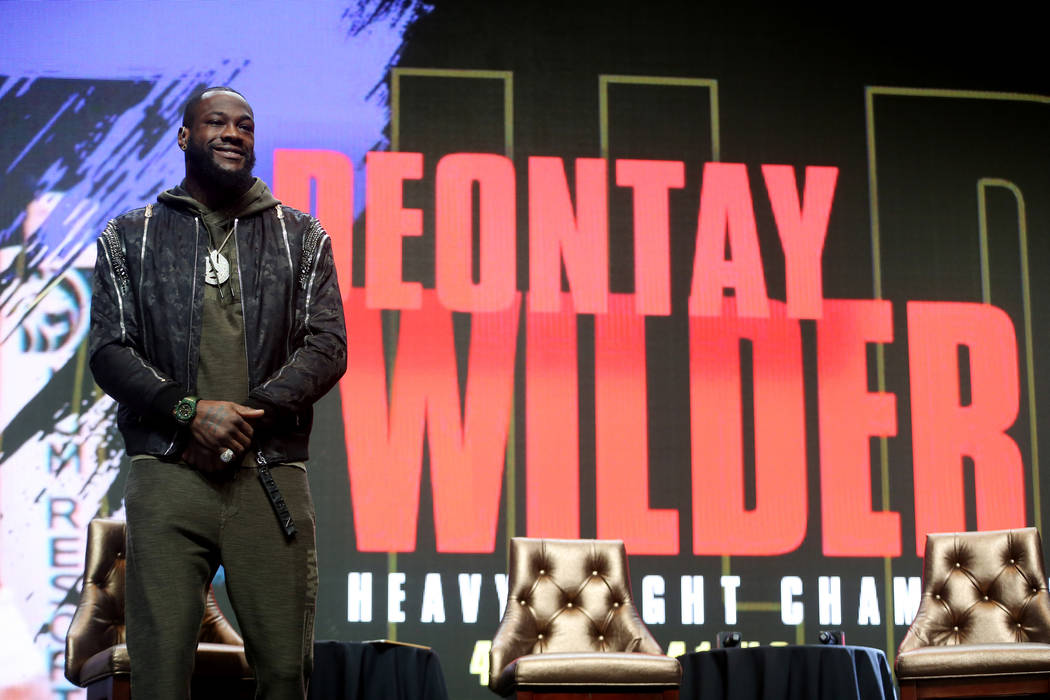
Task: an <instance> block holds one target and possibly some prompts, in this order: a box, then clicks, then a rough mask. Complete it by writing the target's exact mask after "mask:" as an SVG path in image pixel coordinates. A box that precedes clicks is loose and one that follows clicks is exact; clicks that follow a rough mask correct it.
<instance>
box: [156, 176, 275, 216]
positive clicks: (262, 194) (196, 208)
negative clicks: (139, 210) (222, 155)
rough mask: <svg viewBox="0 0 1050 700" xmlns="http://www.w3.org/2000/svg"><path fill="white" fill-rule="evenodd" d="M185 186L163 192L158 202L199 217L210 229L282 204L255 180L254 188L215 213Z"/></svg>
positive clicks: (263, 185)
mask: <svg viewBox="0 0 1050 700" xmlns="http://www.w3.org/2000/svg"><path fill="white" fill-rule="evenodd" d="M184 184H185V181H184V182H183V184H180V185H179V186H178V187H172V188H171V189H170V190H165V191H164V192H161V193H160V196H159V197H157V201H158V202H160V203H162V204H166V205H167V206H169V207H172V208H173V209H178V210H181V211H185V212H188V213H192V214H196V215H199V216H200V217H201V218H202V219H203V220H204V223H205V224H206V225H208V226H209V228H210V227H211V226H214V225H222V224H224V223H225V222H227V221H230V220H232V219H242V218H244V217H246V216H251V215H253V214H258V213H259V212H262V211H266V210H267V209H270V208H272V207H274V206H276V205H278V204H280V202H279V201H278V200H277V198H276V197H274V196H273V193H271V192H270V188H269V187H267V186H266V183H265V182H263V181H262V180H260V179H259V178H255V182H254V183H252V186H251V187H249V188H248V190H247V191H246V192H245V193H244V194H242V195H241V196H240V197H239V198H238V199H237V200H236V201H234V202H233V203H231V204H230V205H229V206H227V207H224V208H222V209H218V210H215V211H212V210H211V209H208V208H207V207H206V206H204V205H203V204H202V203H200V202H198V201H197V200H196V199H194V198H193V197H191V196H190V193H189V192H187V191H186V188H185V187H184V186H183V185H184Z"/></svg>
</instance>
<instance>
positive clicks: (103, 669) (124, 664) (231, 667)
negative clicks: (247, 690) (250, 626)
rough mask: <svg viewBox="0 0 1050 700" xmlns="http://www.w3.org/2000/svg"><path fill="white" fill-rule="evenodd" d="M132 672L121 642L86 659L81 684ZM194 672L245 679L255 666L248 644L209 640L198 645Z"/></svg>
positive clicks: (196, 673)
mask: <svg viewBox="0 0 1050 700" xmlns="http://www.w3.org/2000/svg"><path fill="white" fill-rule="evenodd" d="M130 672H131V664H130V663H129V661H128V648H127V646H126V645H124V644H117V645H115V646H111V647H109V648H108V649H103V650H102V651H100V652H98V653H97V654H95V655H94V656H92V657H90V658H89V659H88V660H87V661H85V662H84V665H83V666H82V667H81V669H80V687H82V688H83V687H87V686H88V685H90V684H92V683H94V682H95V681H97V680H101V679H102V678H107V677H109V676H118V675H123V676H126V675H128V674H129V673H130ZM193 675H194V676H225V677H227V678H244V679H249V678H252V677H253V676H254V674H253V673H252V667H251V666H249V665H248V659H246V658H245V656H244V647H242V646H234V645H232V644H211V643H207V642H201V643H200V644H198V645H197V659H196V661H195V662H194V666H193Z"/></svg>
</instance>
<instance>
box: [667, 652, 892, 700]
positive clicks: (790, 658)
mask: <svg viewBox="0 0 1050 700" xmlns="http://www.w3.org/2000/svg"><path fill="white" fill-rule="evenodd" d="M678 660H679V661H680V662H681V663H682V689H681V700H730V699H732V700H894V699H895V698H896V690H895V688H894V685H893V676H892V675H891V674H890V666H889V663H888V662H887V660H886V655H885V654H884V653H883V652H882V651H880V650H878V649H871V648H868V647H851V646H809V645H800V646H784V647H748V648H745V649H742V648H731V649H712V650H710V651H702V652H696V653H693V654H686V655H684V656H680V657H679V658H678Z"/></svg>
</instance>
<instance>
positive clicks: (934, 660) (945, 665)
mask: <svg viewBox="0 0 1050 700" xmlns="http://www.w3.org/2000/svg"><path fill="white" fill-rule="evenodd" d="M896 667H897V669H896V670H897V678H899V679H909V678H929V677H937V678H952V677H960V678H961V677H976V676H994V675H1004V674H1026V673H1043V674H1050V644H1034V643H1016V644H1012V643H1011V644H956V645H951V646H936V647H920V648H918V649H912V650H910V651H905V652H901V653H900V654H898V655H897V663H896Z"/></svg>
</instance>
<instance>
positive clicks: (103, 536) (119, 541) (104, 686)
mask: <svg viewBox="0 0 1050 700" xmlns="http://www.w3.org/2000/svg"><path fill="white" fill-rule="evenodd" d="M124 543H125V525H124V521H122V520H104V519H101V518H96V519H95V520H92V521H91V523H90V524H89V525H88V535H87V552H86V556H85V564H84V589H83V591H82V592H81V594H80V602H79V603H78V604H77V610H76V613H74V615H73V621H72V622H71V623H70V625H69V631H68V632H67V633H66V678H68V679H69V681H70V682H71V683H73V684H74V685H78V686H80V687H82V688H87V691H88V692H87V697H88V700H127V698H128V697H129V695H130V687H129V686H130V672H131V666H130V664H129V662H128V648H127V646H125V644H124V567H125V560H124V553H125V544H124ZM198 641H199V644H198V645H197V659H196V666H195V668H194V677H193V696H194V697H195V698H199V697H208V696H212V697H222V698H224V700H232V699H233V698H241V697H243V698H251V697H253V696H254V694H255V681H254V678H253V674H252V670H251V667H250V666H249V665H248V662H247V660H246V659H245V656H244V646H243V645H244V642H243V641H242V640H241V636H240V635H239V634H237V631H236V630H235V629H233V627H232V626H231V625H230V623H229V622H228V621H227V620H226V618H225V617H224V616H223V614H222V611H221V610H220V609H219V606H218V605H217V604H216V602H215V596H214V593H213V592H212V591H211V590H210V589H209V591H208V598H207V605H206V607H205V610H204V619H203V620H202V621H201V631H200V636H199V637H198Z"/></svg>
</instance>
